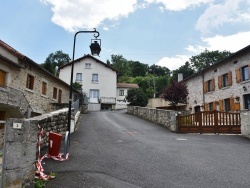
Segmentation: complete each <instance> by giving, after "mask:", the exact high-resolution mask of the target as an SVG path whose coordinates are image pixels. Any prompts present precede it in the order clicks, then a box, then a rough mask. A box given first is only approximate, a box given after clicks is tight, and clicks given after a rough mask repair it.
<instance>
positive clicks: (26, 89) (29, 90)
mask: <svg viewBox="0 0 250 188" xmlns="http://www.w3.org/2000/svg"><path fill="white" fill-rule="evenodd" d="M25 91H28V92H30V93H33V94H34V93H35V92H34V91H33V90H31V89H28V88H25Z"/></svg>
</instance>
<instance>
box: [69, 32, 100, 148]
mask: <svg viewBox="0 0 250 188" xmlns="http://www.w3.org/2000/svg"><path fill="white" fill-rule="evenodd" d="M79 33H95V34H94V37H95V39H92V40H91V45H90V46H89V47H90V50H91V54H92V55H93V56H94V55H98V56H99V54H100V52H101V47H100V44H101V39H97V37H99V35H100V33H99V32H98V31H96V29H95V28H94V30H93V31H78V32H76V33H75V36H74V45H73V59H72V63H71V77H70V90H69V111H68V132H69V137H68V142H69V144H70V124H71V105H72V83H73V74H74V63H75V62H74V60H75V43H76V36H77V34H79ZM98 41H99V43H100V44H99V43H98Z"/></svg>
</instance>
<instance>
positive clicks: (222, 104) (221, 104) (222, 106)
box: [219, 100, 224, 111]
mask: <svg viewBox="0 0 250 188" xmlns="http://www.w3.org/2000/svg"><path fill="white" fill-rule="evenodd" d="M219 104H220V111H224V101H223V100H219Z"/></svg>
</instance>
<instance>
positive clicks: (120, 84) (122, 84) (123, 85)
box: [117, 83, 139, 88]
mask: <svg viewBox="0 0 250 188" xmlns="http://www.w3.org/2000/svg"><path fill="white" fill-rule="evenodd" d="M117 87H123V88H139V86H138V84H128V83H117Z"/></svg>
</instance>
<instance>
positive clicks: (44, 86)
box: [42, 82, 47, 95]
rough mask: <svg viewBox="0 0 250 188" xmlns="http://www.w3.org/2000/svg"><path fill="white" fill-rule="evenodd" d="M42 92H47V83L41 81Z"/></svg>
mask: <svg viewBox="0 0 250 188" xmlns="http://www.w3.org/2000/svg"><path fill="white" fill-rule="evenodd" d="M42 94H43V95H46V94H47V83H46V82H42Z"/></svg>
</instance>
